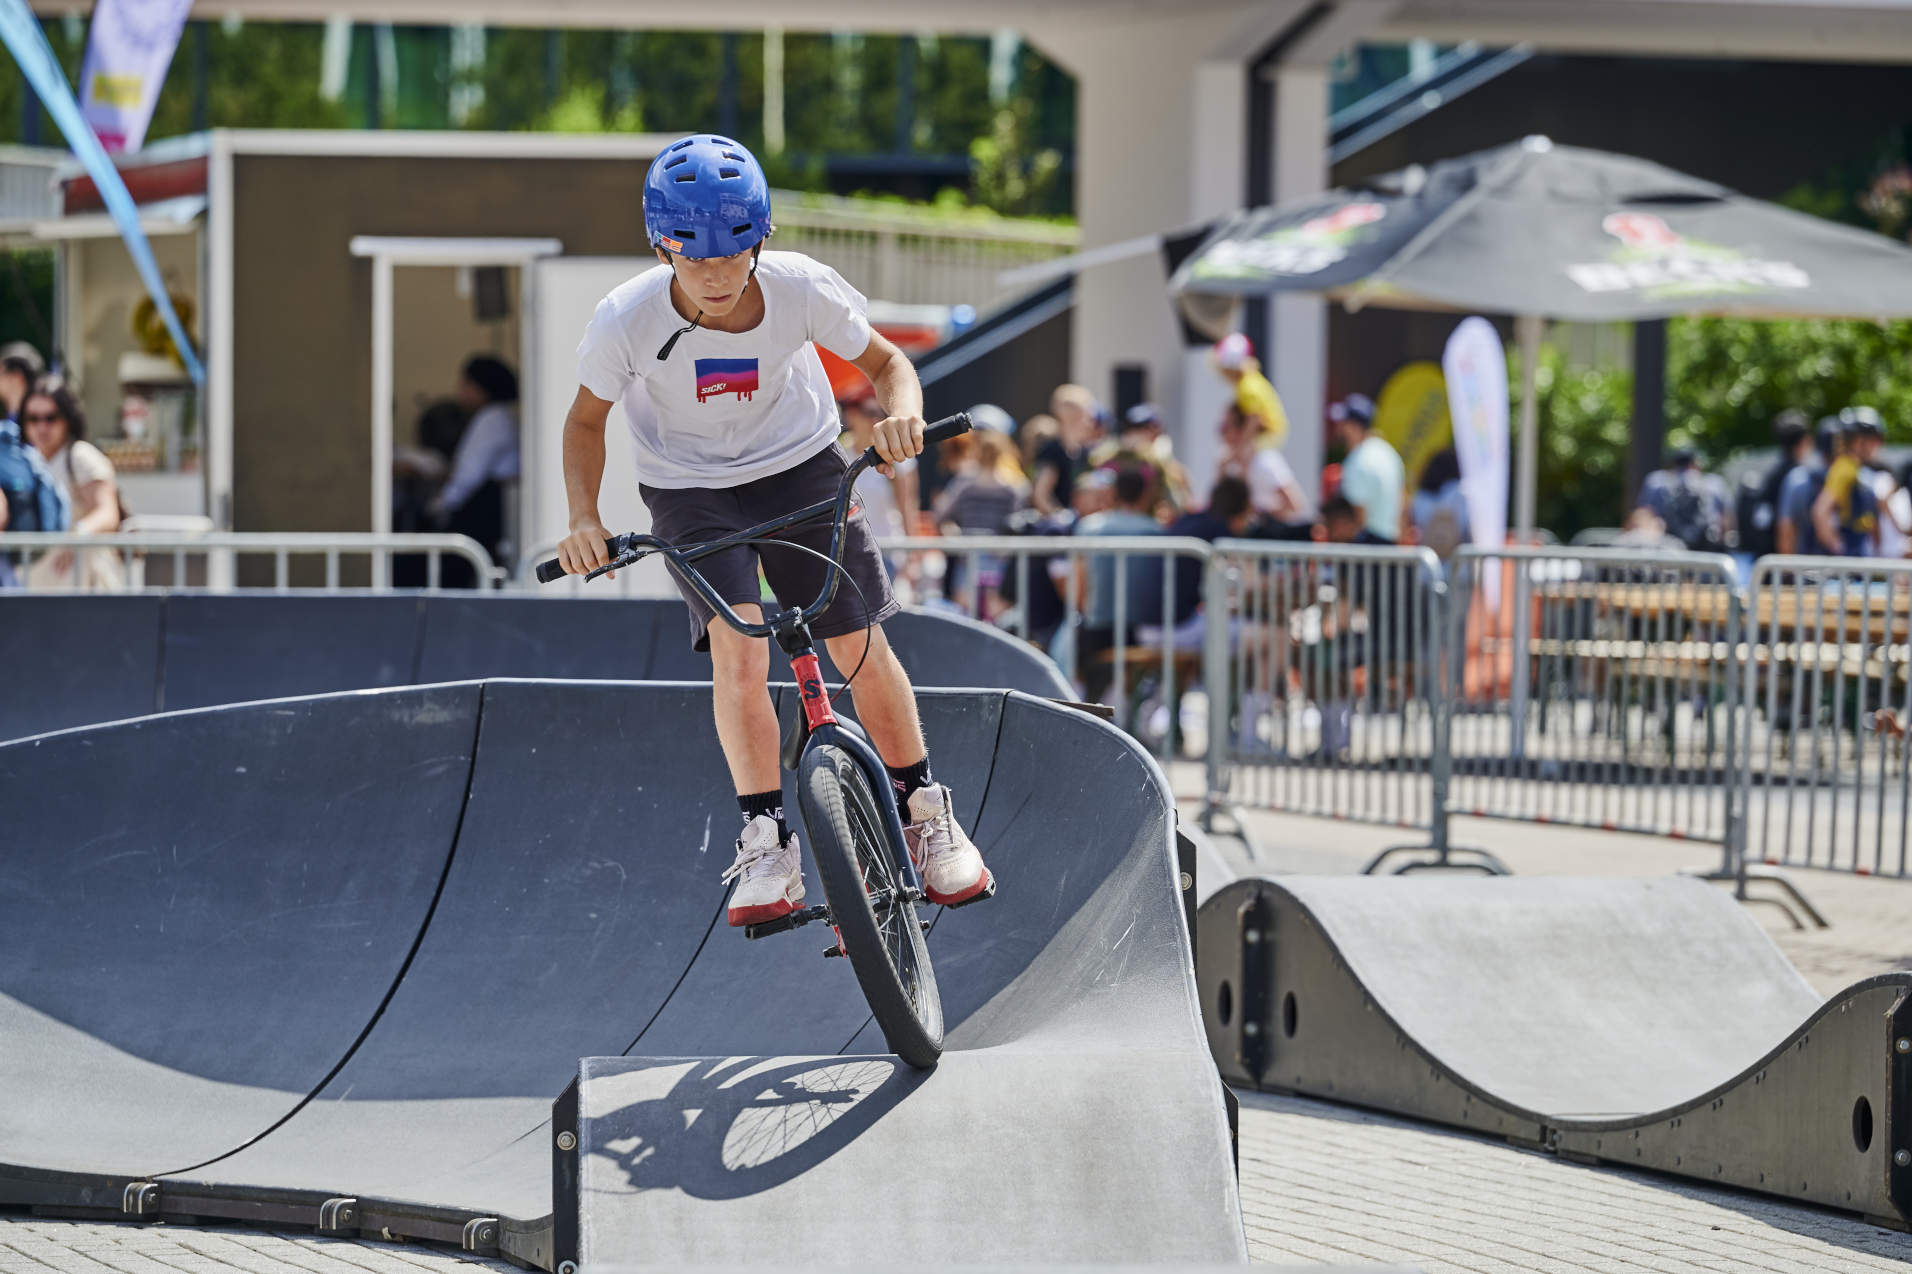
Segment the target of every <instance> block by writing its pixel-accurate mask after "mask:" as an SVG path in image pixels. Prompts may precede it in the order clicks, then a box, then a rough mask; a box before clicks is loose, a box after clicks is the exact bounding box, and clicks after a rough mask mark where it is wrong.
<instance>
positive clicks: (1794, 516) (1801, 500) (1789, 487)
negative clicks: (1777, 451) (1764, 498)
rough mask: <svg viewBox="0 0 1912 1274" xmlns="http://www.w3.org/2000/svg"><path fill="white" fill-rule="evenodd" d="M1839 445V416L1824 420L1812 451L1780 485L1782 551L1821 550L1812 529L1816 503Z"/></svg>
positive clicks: (1777, 529) (1777, 541) (1776, 541)
mask: <svg viewBox="0 0 1912 1274" xmlns="http://www.w3.org/2000/svg"><path fill="white" fill-rule="evenodd" d="M1838 446H1839V418H1838V417H1837V416H1827V417H1825V418H1823V419H1822V420H1820V422H1819V426H1818V428H1817V429H1816V430H1815V431H1814V433H1813V447H1812V450H1811V451H1809V452H1807V453H1806V459H1805V460H1804V462H1803V463H1801V464H1798V465H1795V466H1794V467H1793V470H1792V472H1791V473H1788V474H1787V475H1786V479H1785V481H1783V482H1781V483H1780V484H1779V521H1778V524H1777V526H1776V527H1775V528H1774V531H1775V534H1774V547H1775V548H1776V549H1777V550H1778V551H1779V552H1781V553H1807V554H1810V553H1819V552H1823V551H1824V550H1823V549H1821V548H1820V546H1819V537H1818V535H1817V534H1815V533H1814V531H1813V528H1812V506H1813V503H1814V502H1815V501H1816V500H1818V499H1819V490H1820V488H1821V487H1823V486H1824V485H1825V482H1826V466H1827V465H1829V464H1831V463H1832V456H1833V453H1834V452H1835V451H1836V450H1837V449H1838Z"/></svg>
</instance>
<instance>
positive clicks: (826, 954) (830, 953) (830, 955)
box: [823, 947, 843, 960]
mask: <svg viewBox="0 0 1912 1274" xmlns="http://www.w3.org/2000/svg"><path fill="white" fill-rule="evenodd" d="M842 954H843V948H842V947H825V948H824V949H823V958H824V959H826V960H834V959H836V958H837V957H838V956H840V955H842Z"/></svg>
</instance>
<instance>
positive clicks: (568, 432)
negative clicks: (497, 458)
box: [558, 385, 611, 575]
mask: <svg viewBox="0 0 1912 1274" xmlns="http://www.w3.org/2000/svg"><path fill="white" fill-rule="evenodd" d="M610 414H611V404H610V403H608V402H606V401H605V400H604V399H602V398H599V397H598V396H597V395H596V394H594V393H592V392H591V391H590V390H588V389H586V388H584V386H582V385H580V386H578V396H577V397H576V398H575V399H573V400H572V402H571V410H570V411H569V412H567V413H566V414H565V417H564V496H565V500H566V502H567V503H568V504H569V505H570V513H571V522H570V525H571V533H570V534H569V535H567V536H565V537H564V539H563V540H561V541H559V543H558V560H559V561H561V562H563V563H564V570H565V573H566V574H568V575H583V574H585V573H586V572H588V571H591V570H593V569H595V568H597V567H600V566H606V565H609V564H610V560H611V558H610V554H609V553H608V552H607V551H606V550H605V547H604V541H606V540H607V539H609V538H610V532H608V531H606V530H605V529H604V523H603V522H602V521H601V520H600V519H599V517H598V489H599V488H600V487H601V486H602V485H603V483H604V424H605V421H606V420H607V419H608V418H609V417H610Z"/></svg>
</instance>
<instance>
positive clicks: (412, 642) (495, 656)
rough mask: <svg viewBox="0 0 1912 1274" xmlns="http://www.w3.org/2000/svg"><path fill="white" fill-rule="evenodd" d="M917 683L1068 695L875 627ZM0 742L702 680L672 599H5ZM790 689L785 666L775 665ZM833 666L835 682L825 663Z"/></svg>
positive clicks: (953, 645)
mask: <svg viewBox="0 0 1912 1274" xmlns="http://www.w3.org/2000/svg"><path fill="white" fill-rule="evenodd" d="M884 631H885V632H886V633H887V634H888V636H889V640H890V644H891V646H892V647H893V648H894V649H895V650H896V652H897V655H898V657H899V658H900V659H901V660H902V661H903V664H904V666H905V667H906V668H908V669H909V670H910V674H911V676H912V677H913V678H914V679H915V682H916V684H918V685H920V686H955V687H964V686H973V687H978V688H987V689H998V690H1022V691H1026V692H1028V693H1030V694H1035V695H1043V696H1048V697H1052V698H1063V699H1067V698H1071V697H1073V695H1072V692H1071V691H1070V688H1069V684H1068V682H1067V681H1066V680H1064V678H1063V676H1062V674H1061V672H1060V671H1058V670H1057V668H1056V666H1055V664H1054V663H1053V662H1051V661H1050V660H1049V658H1048V657H1047V656H1045V655H1043V654H1042V653H1041V652H1040V651H1037V650H1035V649H1033V648H1032V647H1030V646H1028V645H1026V644H1025V643H1023V642H1020V641H1017V640H1016V639H1015V638H1013V637H1010V636H1008V635H1007V634H1005V633H1003V632H1001V631H999V630H997V629H994V628H991V627H989V626H987V625H985V624H978V623H975V622H974V621H971V620H967V619H964V618H962V617H961V616H957V615H945V614H941V613H930V612H927V611H905V612H903V613H902V614H899V615H897V616H895V617H893V618H892V619H890V620H888V621H887V622H886V623H885V625H884ZM0 663H4V664H5V665H6V666H9V667H28V666H30V667H33V668H34V669H35V670H36V672H35V675H34V676H33V677H31V678H24V679H21V680H20V683H19V684H16V685H15V686H14V687H13V688H12V689H11V690H10V691H9V693H8V694H7V695H5V696H0V739H15V738H24V737H26V736H28V735H34V734H42V733H45V732H47V731H49V730H63V729H67V728H70V727H72V726H80V725H96V724H99V723H102V722H106V721H119V720H124V719H127V718H129V717H135V716H142V715H145V714H147V713H150V712H155V711H159V710H161V709H178V708H196V707H210V706H212V705H215V704H225V703H242V702H247V701H251V700H257V699H274V698H284V697H287V696H292V695H306V694H322V693H325V692H327V691H334V690H357V689H369V688H373V687H379V686H395V685H431V684H436V683H438V682H444V681H463V680H471V679H477V678H483V677H539V678H547V679H548V678H578V679H586V680H605V681H632V680H651V681H708V680H710V657H709V656H708V655H700V654H697V653H696V652H694V651H692V650H691V649H690V641H689V637H688V625H687V622H686V619H685V613H684V606H683V603H682V602H679V601H676V600H675V599H667V598H615V597H602V598H564V597H539V596H535V595H525V594H498V593H456V592H444V593H292V594H279V593H234V594H218V595H207V594H195V593H174V594H167V595H163V596H162V595H158V594H148V595H138V596H124V597H86V596H62V595H58V594H35V593H24V592H18V591H15V592H9V593H4V594H0ZM772 664H773V666H774V667H775V668H776V669H777V670H778V671H776V672H775V673H774V674H773V679H777V678H788V676H789V671H788V667H789V665H788V662H787V661H786V660H785V659H784V658H783V657H782V656H781V655H780V654H776V653H774V652H773V654H772ZM824 664H825V668H826V669H828V668H829V660H828V657H827V655H826V656H825V659H824Z"/></svg>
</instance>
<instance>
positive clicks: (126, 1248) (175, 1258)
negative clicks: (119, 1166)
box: [0, 1212, 517, 1274]
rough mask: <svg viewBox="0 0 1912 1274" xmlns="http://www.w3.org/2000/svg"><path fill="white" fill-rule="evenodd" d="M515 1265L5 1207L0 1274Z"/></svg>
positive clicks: (430, 1250)
mask: <svg viewBox="0 0 1912 1274" xmlns="http://www.w3.org/2000/svg"><path fill="white" fill-rule="evenodd" d="M516 1268H517V1267H516V1266H513V1265H510V1264H507V1263H506V1262H504V1261H488V1260H484V1259H481V1258H479V1257H475V1256H470V1255H467V1254H464V1253H460V1252H451V1251H447V1250H444V1249H441V1248H434V1247H430V1246H426V1245H423V1244H414V1243H371V1242H357V1241H354V1240H351V1239H337V1238H320V1237H318V1236H317V1235H314V1234H310V1233H306V1234H300V1233H296V1232H290V1231H260V1230H243V1229H239V1228H237V1227H232V1226H197V1225H133V1224H129V1223H124V1222H111V1221H54V1220H47V1219H43V1218H40V1217H33V1216H26V1215H23V1214H20V1213H5V1212H0V1274H48V1271H52V1270H57V1271H59V1272H60V1274H227V1272H228V1271H244V1274H452V1271H457V1272H458V1274H476V1272H477V1271H480V1270H501V1271H502V1270H516Z"/></svg>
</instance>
